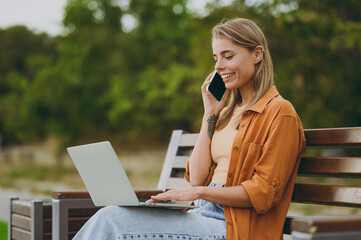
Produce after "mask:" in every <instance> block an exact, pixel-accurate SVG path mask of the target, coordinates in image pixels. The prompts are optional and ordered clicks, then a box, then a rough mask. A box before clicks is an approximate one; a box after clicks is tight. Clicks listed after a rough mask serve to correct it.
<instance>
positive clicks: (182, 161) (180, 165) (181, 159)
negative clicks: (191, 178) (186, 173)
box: [172, 156, 189, 169]
mask: <svg viewBox="0 0 361 240" xmlns="http://www.w3.org/2000/svg"><path fill="white" fill-rule="evenodd" d="M188 159H189V156H176V157H175V158H174V161H173V165H172V168H177V169H185V167H186V164H187V161H188Z"/></svg>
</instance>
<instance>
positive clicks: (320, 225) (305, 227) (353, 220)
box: [291, 215, 361, 233]
mask: <svg viewBox="0 0 361 240" xmlns="http://www.w3.org/2000/svg"><path fill="white" fill-rule="evenodd" d="M291 226H292V230H294V231H299V232H307V233H316V232H337V231H357V230H361V215H347V216H317V217H307V218H306V217H297V218H295V219H293V220H292V223H291Z"/></svg>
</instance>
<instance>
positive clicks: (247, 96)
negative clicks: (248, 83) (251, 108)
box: [238, 88, 255, 106]
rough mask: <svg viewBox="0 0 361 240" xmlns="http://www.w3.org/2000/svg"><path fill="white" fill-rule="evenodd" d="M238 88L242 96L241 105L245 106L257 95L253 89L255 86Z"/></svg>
mask: <svg viewBox="0 0 361 240" xmlns="http://www.w3.org/2000/svg"><path fill="white" fill-rule="evenodd" d="M238 90H239V93H240V94H241V97H242V102H241V103H240V106H245V105H247V104H249V103H250V102H251V101H252V100H253V98H254V97H255V92H254V91H253V88H247V89H245V88H240V89H238Z"/></svg>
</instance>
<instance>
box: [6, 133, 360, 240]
mask: <svg viewBox="0 0 361 240" xmlns="http://www.w3.org/2000/svg"><path fill="white" fill-rule="evenodd" d="M305 135H306V140H307V148H308V152H307V154H306V156H305V157H304V158H302V160H301V163H300V167H299V171H298V177H297V183H296V185H295V189H294V193H293V197H292V202H293V203H303V204H321V205H331V206H342V207H346V208H350V209H356V210H354V211H356V212H357V211H358V214H352V215H343V216H327V217H326V216H311V217H292V216H288V217H287V219H286V221H285V225H284V233H285V234H292V239H295V240H298V239H330V240H332V239H340V238H342V239H343V240H347V239H361V212H360V209H361V157H360V156H361V127H355V128H334V129H308V130H305ZM197 137H198V134H192V133H186V132H184V131H182V130H175V131H173V133H172V137H171V140H170V143H169V146H168V150H167V154H166V157H165V162H164V165H163V169H162V172H161V176H160V179H159V183H158V189H157V190H152V191H148V190H144V191H141V190H140V191H137V196H138V197H139V198H141V199H147V198H149V196H151V195H153V194H156V193H157V192H161V191H165V190H168V189H176V188H180V187H190V185H189V183H187V182H186V181H185V180H184V179H183V176H184V173H185V164H186V161H187V160H188V157H189V155H190V153H191V151H192V149H193V147H194V144H195V142H196V139H197ZM324 149H326V150H327V153H328V156H327V157H326V156H324V155H323V154H324V153H325V151H324ZM331 149H337V153H339V152H342V153H343V155H342V156H339V154H335V153H334V152H332V151H331ZM340 149H342V151H341V150H340ZM350 155H351V156H350ZM315 177H318V178H316V179H315ZM329 178H330V179H331V180H332V179H335V178H337V179H340V180H339V181H340V183H341V182H342V183H343V181H345V184H343V185H340V184H337V185H335V184H332V183H331V184H330V183H329V180H328V179H329ZM349 178H352V179H354V181H356V183H355V182H353V183H351V184H348V183H347V179H349ZM344 179H346V180H344ZM320 180H322V184H320V183H319V181H320ZM52 198H53V199H52V213H53V214H52V239H61V240H62V239H71V238H72V237H73V236H74V235H75V234H76V232H77V231H78V230H79V229H80V228H81V227H82V226H83V224H84V223H85V222H86V221H87V220H88V219H89V218H90V217H91V216H92V215H93V214H94V213H95V212H96V211H97V210H98V209H99V208H97V207H95V206H94V205H93V203H92V201H91V199H90V197H89V194H88V192H86V191H54V192H53V194H52ZM13 203H15V201H13ZM33 218H34V217H33ZM34 219H35V218H34ZM36 219H39V218H38V217H37V218H36ZM40 219H41V218H40ZM10 222H11V223H12V224H11V225H10V224H9V225H10V226H9V232H10V233H11V232H12V231H13V229H15V228H21V227H19V226H18V225H16V223H15V222H14V221H10ZM38 223H39V224H43V225H44V226H45V222H44V223H43V221H39V220H38ZM43 230H45V227H44V228H43ZM48 235H49V234H48ZM13 236H14V235H13ZM43 236H44V239H46V235H45V232H44V235H43ZM9 239H11V238H9ZM14 239H16V238H14ZM23 239H25V238H23ZM28 239H30V238H28ZM36 239H41V238H36Z"/></svg>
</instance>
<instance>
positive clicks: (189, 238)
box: [73, 184, 226, 240]
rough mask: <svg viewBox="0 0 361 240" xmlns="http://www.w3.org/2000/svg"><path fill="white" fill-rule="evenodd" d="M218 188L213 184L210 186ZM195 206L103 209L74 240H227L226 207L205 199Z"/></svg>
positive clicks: (197, 201)
mask: <svg viewBox="0 0 361 240" xmlns="http://www.w3.org/2000/svg"><path fill="white" fill-rule="evenodd" d="M217 186H219V185H215V184H210V187H217ZM195 204H196V205H197V206H199V208H197V209H192V210H189V211H188V212H183V211H179V210H172V209H162V208H146V207H118V206H108V207H104V208H102V209H100V210H99V211H98V212H97V213H96V214H95V215H94V216H93V217H91V218H90V219H89V221H88V222H87V223H86V224H85V225H84V226H83V227H82V229H81V230H80V231H79V232H78V233H77V235H76V236H75V237H74V238H73V239H75V240H79V239H87V240H88V239H102V240H107V239H109V240H113V239H117V240H123V239H124V240H125V239H139V240H142V239H148V240H150V239H152V240H155V239H172V240H174V239H177V240H178V239H179V240H211V239H217V240H221V239H226V224H225V220H224V212H223V206H221V205H218V204H214V203H211V202H208V201H205V200H202V199H199V200H196V201H195Z"/></svg>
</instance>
